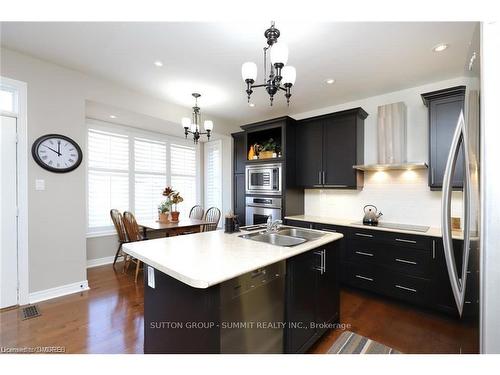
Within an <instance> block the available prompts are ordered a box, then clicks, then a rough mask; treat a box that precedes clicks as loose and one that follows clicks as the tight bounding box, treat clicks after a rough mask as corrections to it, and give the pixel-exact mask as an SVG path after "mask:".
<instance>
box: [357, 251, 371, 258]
mask: <svg viewBox="0 0 500 375" xmlns="http://www.w3.org/2000/svg"><path fill="white" fill-rule="evenodd" d="M356 254H359V255H364V256H365V257H372V256H373V254H372V253H365V252H364V251H356Z"/></svg>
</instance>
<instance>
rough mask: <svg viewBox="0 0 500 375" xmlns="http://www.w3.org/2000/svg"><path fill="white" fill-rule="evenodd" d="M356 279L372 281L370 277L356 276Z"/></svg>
mask: <svg viewBox="0 0 500 375" xmlns="http://www.w3.org/2000/svg"><path fill="white" fill-rule="evenodd" d="M356 277H357V278H358V279H362V280H367V281H373V279H372V278H371V277H366V276H361V275H356Z"/></svg>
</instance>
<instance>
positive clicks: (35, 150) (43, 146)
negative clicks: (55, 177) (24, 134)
mask: <svg viewBox="0 0 500 375" xmlns="http://www.w3.org/2000/svg"><path fill="white" fill-rule="evenodd" d="M31 153H32V154H33V158H34V159H35V161H36V162H37V163H38V165H40V166H41V167H42V168H45V169H47V170H49V171H52V172H56V173H65V172H70V171H72V170H74V169H76V168H77V167H78V166H79V165H80V163H81V162H82V150H81V149H80V146H78V144H77V143H76V142H75V141H73V140H72V139H71V138H68V137H66V136H64V135H60V134H48V135H44V136H42V137H40V138H38V139H37V140H36V141H35V142H34V143H33V147H32V149H31Z"/></svg>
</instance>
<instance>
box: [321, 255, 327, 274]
mask: <svg viewBox="0 0 500 375" xmlns="http://www.w3.org/2000/svg"><path fill="white" fill-rule="evenodd" d="M321 258H322V259H323V272H324V273H326V250H323V256H322V257H321Z"/></svg>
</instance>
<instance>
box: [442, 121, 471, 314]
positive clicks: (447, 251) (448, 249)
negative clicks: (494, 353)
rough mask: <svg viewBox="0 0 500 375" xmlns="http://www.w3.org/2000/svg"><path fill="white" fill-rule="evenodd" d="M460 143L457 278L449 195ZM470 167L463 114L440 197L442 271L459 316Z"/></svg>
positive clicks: (464, 276) (467, 242) (466, 254)
mask: <svg viewBox="0 0 500 375" xmlns="http://www.w3.org/2000/svg"><path fill="white" fill-rule="evenodd" d="M460 144H462V145H463V148H464V163H465V171H464V172H465V176H464V177H465V178H464V190H463V199H464V211H463V212H464V242H463V249H462V252H463V253H462V259H463V260H462V274H461V275H458V271H457V266H456V263H455V254H454V252H453V237H452V234H451V224H450V222H451V192H452V177H453V172H454V171H455V166H456V163H457V159H458V153H459V151H460ZM470 184H471V181H470V166H469V150H468V138H467V130H466V127H465V119H464V113H463V111H461V112H460V116H459V118H458V122H457V127H456V129H455V133H454V134H453V140H452V142H451V148H450V152H449V154H448V160H447V162H446V169H445V172H444V176H443V195H442V200H441V210H442V212H441V225H442V228H443V249H444V256H445V260H446V268H447V269H448V276H449V278H450V284H451V290H452V291H453V297H454V298H455V303H456V305H457V309H458V313H459V315H460V316H462V312H463V307H464V301H465V286H466V282H467V268H468V262H469V251H470V226H469V223H470Z"/></svg>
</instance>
